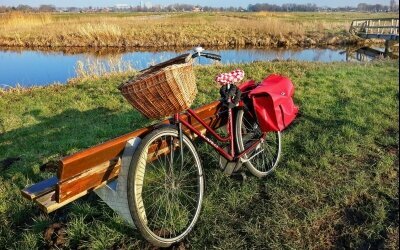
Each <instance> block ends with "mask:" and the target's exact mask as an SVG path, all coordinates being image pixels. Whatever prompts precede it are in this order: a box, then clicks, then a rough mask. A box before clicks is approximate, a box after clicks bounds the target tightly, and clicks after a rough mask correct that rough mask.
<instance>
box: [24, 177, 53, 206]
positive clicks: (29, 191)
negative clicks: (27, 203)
mask: <svg viewBox="0 0 400 250" xmlns="http://www.w3.org/2000/svg"><path fill="white" fill-rule="evenodd" d="M57 183H58V178H57V177H55V176H54V177H52V178H50V179H46V180H44V181H41V182H38V183H36V184H34V185H32V186H29V187H26V188H24V189H22V190H21V194H22V196H24V197H25V198H27V199H29V200H35V199H37V198H38V197H40V196H43V195H45V194H47V193H50V192H51V191H54V190H56V186H57Z"/></svg>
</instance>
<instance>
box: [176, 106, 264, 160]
mask: <svg viewBox="0 0 400 250" xmlns="http://www.w3.org/2000/svg"><path fill="white" fill-rule="evenodd" d="M241 103H242V102H241ZM240 105H241V106H239V107H243V104H240ZM187 113H188V115H189V116H191V117H193V118H194V119H196V120H197V121H198V122H199V123H200V124H201V125H202V126H203V127H204V128H205V129H206V130H207V131H208V132H210V133H211V135H213V136H214V137H215V138H216V139H217V140H218V141H220V142H229V143H230V154H228V153H227V152H225V150H224V149H223V148H221V147H220V146H218V145H217V144H216V143H215V142H213V141H212V140H211V139H210V138H208V137H207V136H205V135H203V134H202V133H201V132H200V131H199V130H197V129H196V128H194V127H193V126H192V125H190V124H189V123H188V122H187V121H186V120H184V119H183V118H182V117H181V116H180V115H179V113H177V114H175V115H174V120H175V122H177V123H181V124H183V125H184V126H186V127H187V128H188V129H189V130H190V131H192V132H193V133H195V134H196V135H198V136H199V137H200V138H201V139H203V140H204V141H206V142H207V143H208V144H209V145H211V146H212V147H213V148H214V149H215V150H217V151H218V152H219V153H220V154H221V155H222V156H223V157H224V158H225V159H227V160H228V161H236V160H238V159H240V158H241V157H242V156H243V155H244V154H246V153H248V152H250V151H251V150H253V149H254V148H255V147H257V145H258V144H259V143H260V142H261V140H258V141H256V142H254V143H253V144H252V145H250V147H248V148H246V149H245V150H244V151H243V152H240V153H238V154H236V152H235V144H234V136H233V128H234V126H233V116H232V108H228V123H227V130H228V135H227V137H221V136H220V135H219V134H218V133H217V132H215V130H213V129H212V128H211V127H210V126H208V125H207V124H206V123H205V122H204V121H203V120H201V118H200V117H199V116H198V115H197V114H196V113H195V112H194V111H193V110H192V109H188V110H187Z"/></svg>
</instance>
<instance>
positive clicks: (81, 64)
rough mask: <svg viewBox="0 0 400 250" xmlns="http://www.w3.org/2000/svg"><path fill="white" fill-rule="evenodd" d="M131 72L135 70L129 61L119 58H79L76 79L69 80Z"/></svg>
mask: <svg viewBox="0 0 400 250" xmlns="http://www.w3.org/2000/svg"><path fill="white" fill-rule="evenodd" d="M133 72H135V70H134V68H133V67H132V65H131V63H130V62H128V61H123V60H122V59H121V58H110V59H108V60H99V59H90V58H88V59H86V60H84V61H81V60H79V61H78V62H77V63H76V66H75V73H76V79H71V80H70V81H72V82H73V81H74V80H79V81H81V80H82V79H98V78H99V77H104V76H113V75H121V74H132V73H133Z"/></svg>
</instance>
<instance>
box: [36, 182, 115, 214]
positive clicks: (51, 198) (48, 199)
mask: <svg viewBox="0 0 400 250" xmlns="http://www.w3.org/2000/svg"><path fill="white" fill-rule="evenodd" d="M106 184H107V181H104V182H102V183H101V184H100V185H98V186H96V187H95V188H93V189H92V190H96V189H98V188H101V187H103V186H104V185H106ZM92 190H85V191H83V192H80V193H78V194H76V195H74V196H72V197H70V198H68V199H66V200H64V201H63V202H57V200H56V191H55V190H53V191H51V192H50V193H47V194H45V195H43V196H40V197H38V198H37V199H36V200H35V202H36V203H37V204H38V205H39V208H40V209H41V210H43V211H44V212H46V213H51V212H53V211H55V210H57V209H59V208H60V207H63V206H65V205H67V204H68V203H71V202H73V201H75V200H77V199H79V198H81V197H82V196H84V195H86V194H88V193H89V192H90V191H92Z"/></svg>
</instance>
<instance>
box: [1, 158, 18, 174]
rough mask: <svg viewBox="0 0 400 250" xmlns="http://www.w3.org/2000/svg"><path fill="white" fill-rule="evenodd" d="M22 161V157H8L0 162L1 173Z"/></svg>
mask: <svg viewBox="0 0 400 250" xmlns="http://www.w3.org/2000/svg"><path fill="white" fill-rule="evenodd" d="M19 160H21V157H8V158H6V159H4V160H2V161H0V171H2V170H5V169H7V168H9V167H11V165H12V164H14V163H15V162H17V161H19Z"/></svg>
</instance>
